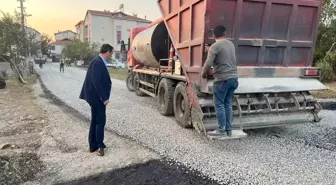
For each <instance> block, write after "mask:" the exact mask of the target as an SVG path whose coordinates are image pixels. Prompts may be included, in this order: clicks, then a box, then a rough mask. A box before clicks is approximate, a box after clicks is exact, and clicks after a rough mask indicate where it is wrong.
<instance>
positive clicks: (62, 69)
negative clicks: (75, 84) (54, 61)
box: [60, 64, 64, 73]
mask: <svg viewBox="0 0 336 185" xmlns="http://www.w3.org/2000/svg"><path fill="white" fill-rule="evenodd" d="M60 72H63V73H64V64H60Z"/></svg>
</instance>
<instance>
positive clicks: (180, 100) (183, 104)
mask: <svg viewBox="0 0 336 185" xmlns="http://www.w3.org/2000/svg"><path fill="white" fill-rule="evenodd" d="M189 105H190V100H189V97H188V93H187V87H186V85H185V84H184V83H182V82H180V83H178V84H177V86H176V88H175V92H174V114H175V119H176V122H177V123H178V124H179V125H180V126H181V127H183V128H191V127H192V124H191V109H190V107H189Z"/></svg>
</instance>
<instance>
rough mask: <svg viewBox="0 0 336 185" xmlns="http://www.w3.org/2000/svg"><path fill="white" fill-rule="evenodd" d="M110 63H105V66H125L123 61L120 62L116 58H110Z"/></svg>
mask: <svg viewBox="0 0 336 185" xmlns="http://www.w3.org/2000/svg"><path fill="white" fill-rule="evenodd" d="M111 60H112V61H111V63H107V65H106V66H107V67H110V68H113V69H117V68H119V69H122V68H126V65H125V64H124V63H123V62H120V61H119V60H117V59H111Z"/></svg>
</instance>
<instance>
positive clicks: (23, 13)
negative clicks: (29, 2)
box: [17, 0, 31, 57]
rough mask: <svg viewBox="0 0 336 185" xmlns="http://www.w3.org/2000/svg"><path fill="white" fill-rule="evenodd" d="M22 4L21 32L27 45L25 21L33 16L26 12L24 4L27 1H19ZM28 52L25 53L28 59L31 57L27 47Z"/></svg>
mask: <svg viewBox="0 0 336 185" xmlns="http://www.w3.org/2000/svg"><path fill="white" fill-rule="evenodd" d="M17 1H19V2H20V7H18V8H20V12H21V31H22V36H23V41H24V42H23V43H24V44H26V42H27V39H26V31H25V30H26V29H25V20H26V17H28V16H31V15H26V12H25V7H24V6H23V3H24V2H25V0H17ZM26 48H27V50H26V51H25V57H27V56H28V55H29V47H26Z"/></svg>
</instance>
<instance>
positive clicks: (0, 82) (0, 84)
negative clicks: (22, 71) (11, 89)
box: [0, 78, 6, 89]
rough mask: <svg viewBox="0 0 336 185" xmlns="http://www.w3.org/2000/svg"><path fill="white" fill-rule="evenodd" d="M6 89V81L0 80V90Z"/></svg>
mask: <svg viewBox="0 0 336 185" xmlns="http://www.w3.org/2000/svg"><path fill="white" fill-rule="evenodd" d="M4 88H6V80H5V79H1V78H0V89H4Z"/></svg>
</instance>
